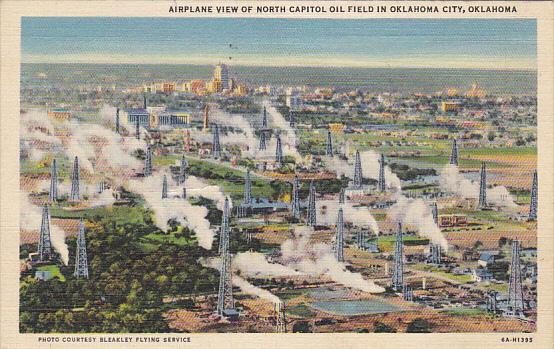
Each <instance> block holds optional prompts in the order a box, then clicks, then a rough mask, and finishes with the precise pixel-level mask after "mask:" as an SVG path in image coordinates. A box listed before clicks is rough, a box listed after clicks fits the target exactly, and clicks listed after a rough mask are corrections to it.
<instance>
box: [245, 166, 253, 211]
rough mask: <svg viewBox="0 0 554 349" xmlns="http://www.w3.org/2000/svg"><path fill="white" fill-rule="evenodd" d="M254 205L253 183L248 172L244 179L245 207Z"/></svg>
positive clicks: (247, 171) (248, 171)
mask: <svg viewBox="0 0 554 349" xmlns="http://www.w3.org/2000/svg"><path fill="white" fill-rule="evenodd" d="M250 203H252V181H251V180H250V170H246V176H245V177H244V201H243V204H244V205H250Z"/></svg>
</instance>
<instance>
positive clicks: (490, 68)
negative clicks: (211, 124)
mask: <svg viewBox="0 0 554 349" xmlns="http://www.w3.org/2000/svg"><path fill="white" fill-rule="evenodd" d="M20 64H53V65H79V64H82V65H84V64H87V65H121V66H123V65H136V66H141V65H144V66H156V65H165V66H171V65H175V66H198V67H214V66H216V65H217V64H226V65H228V66H230V67H246V68H248V67H255V68H321V69H324V68H338V69H422V70H423V69H429V70H438V69H444V70H482V71H522V72H537V71H538V69H537V67H536V66H534V67H529V66H523V67H516V66H505V67H495V66H471V65H467V66H463V65H459V66H456V65H451V66H446V65H444V66H443V65H401V64H394V65H391V64H387V65H385V64H374V65H371V64H368V65H362V64H359V65H337V64H309V63H304V64H302V63H298V64H256V63H237V64H233V63H229V62H225V61H221V62H218V63H195V62H136V61H135V62H133V61H129V62H108V61H105V62H102V61H75V62H70V61H63V60H61V61H38V60H24V59H22V60H21V62H20Z"/></svg>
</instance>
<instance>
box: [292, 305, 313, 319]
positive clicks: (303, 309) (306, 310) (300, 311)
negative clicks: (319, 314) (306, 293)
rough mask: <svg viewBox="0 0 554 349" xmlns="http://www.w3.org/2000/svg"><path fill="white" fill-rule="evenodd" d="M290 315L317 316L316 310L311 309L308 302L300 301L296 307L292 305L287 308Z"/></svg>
mask: <svg viewBox="0 0 554 349" xmlns="http://www.w3.org/2000/svg"><path fill="white" fill-rule="evenodd" d="M286 311H287V313H288V314H289V315H293V316H300V317H303V318H307V317H312V316H315V314H316V313H315V312H314V311H313V310H311V309H310V307H308V306H307V305H306V304H304V303H300V304H298V305H296V306H294V307H290V308H288V309H287V310H286Z"/></svg>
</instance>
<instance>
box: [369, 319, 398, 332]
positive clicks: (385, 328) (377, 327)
mask: <svg viewBox="0 0 554 349" xmlns="http://www.w3.org/2000/svg"><path fill="white" fill-rule="evenodd" d="M373 332H375V333H396V329H395V328H394V327H392V326H389V325H387V324H384V323H382V322H380V321H375V322H374V323H373Z"/></svg>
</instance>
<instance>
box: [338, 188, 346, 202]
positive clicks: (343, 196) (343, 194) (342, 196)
mask: <svg viewBox="0 0 554 349" xmlns="http://www.w3.org/2000/svg"><path fill="white" fill-rule="evenodd" d="M345 201H346V190H344V188H340V192H339V204H344V203H345Z"/></svg>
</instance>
